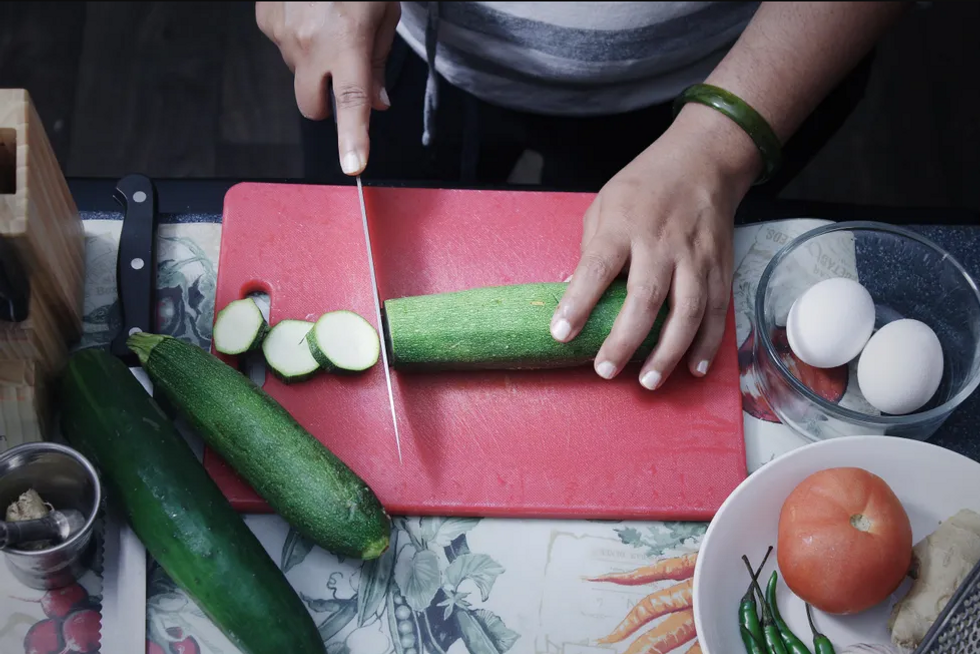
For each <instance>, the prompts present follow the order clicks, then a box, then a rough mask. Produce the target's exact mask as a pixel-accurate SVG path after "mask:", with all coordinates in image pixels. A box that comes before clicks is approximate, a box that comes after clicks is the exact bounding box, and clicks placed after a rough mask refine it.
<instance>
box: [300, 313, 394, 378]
mask: <svg viewBox="0 0 980 654" xmlns="http://www.w3.org/2000/svg"><path fill="white" fill-rule="evenodd" d="M306 340H307V342H308V343H309V348H310V353H311V354H312V355H313V358H314V359H316V361H317V363H319V364H320V365H321V366H323V368H325V369H326V370H329V371H331V372H362V371H364V370H367V369H368V368H370V367H371V366H373V365H374V364H376V363H377V362H378V357H380V356H381V341H380V339H379V338H378V332H377V330H375V328H374V327H373V326H372V325H371V323H369V322H368V321H367V320H365V319H364V318H362V317H361V316H359V315H358V314H356V313H354V312H353V311H345V310H342V311H331V312H329V313H325V314H323V315H322V316H320V319H319V320H317V321H316V323H315V324H314V325H313V329H311V330H310V332H309V333H308V334H307V335H306Z"/></svg>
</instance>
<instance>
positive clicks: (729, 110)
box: [674, 84, 783, 184]
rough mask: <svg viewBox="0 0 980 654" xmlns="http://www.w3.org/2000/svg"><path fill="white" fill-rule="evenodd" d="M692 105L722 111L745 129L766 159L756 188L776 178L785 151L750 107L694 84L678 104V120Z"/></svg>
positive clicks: (731, 96) (730, 95) (717, 90)
mask: <svg viewBox="0 0 980 654" xmlns="http://www.w3.org/2000/svg"><path fill="white" fill-rule="evenodd" d="M688 102H695V103H697V104H703V105H705V106H708V107H711V108H713V109H716V110H718V111H720V112H721V113H723V114H725V115H726V116H728V117H729V118H730V119H731V120H732V121H733V122H734V123H735V124H736V125H738V126H739V127H741V128H742V129H743V130H744V131H745V133H746V134H748V135H749V137H750V138H751V139H752V142H753V143H755V147H757V148H758V149H759V154H760V155H762V163H763V166H764V168H763V171H762V174H761V175H760V176H759V179H757V180H756V181H755V183H756V184H762V183H763V182H766V181H768V180H769V179H771V178H772V176H773V174H774V173H775V172H776V170H777V169H779V166H780V165H781V164H782V160H783V149H782V146H780V144H779V138H778V137H777V136H776V133H775V132H773V131H772V127H770V126H769V123H767V122H766V119H765V118H763V117H762V116H761V115H760V114H759V112H758V111H756V110H755V109H753V108H752V107H750V106H749V105H748V104H747V103H746V102H745V101H744V100H742V99H741V98H739V97H738V96H737V95H735V94H734V93H729V92H728V91H726V90H725V89H722V88H718V87H717V86H711V85H710V84H693V85H691V86H689V87H687V88H686V89H684V92H683V93H681V94H680V95H679V96H677V99H676V100H674V117H675V118H676V117H677V114H678V113H680V110H681V109H682V108H683V107H684V105H685V104H687V103H688Z"/></svg>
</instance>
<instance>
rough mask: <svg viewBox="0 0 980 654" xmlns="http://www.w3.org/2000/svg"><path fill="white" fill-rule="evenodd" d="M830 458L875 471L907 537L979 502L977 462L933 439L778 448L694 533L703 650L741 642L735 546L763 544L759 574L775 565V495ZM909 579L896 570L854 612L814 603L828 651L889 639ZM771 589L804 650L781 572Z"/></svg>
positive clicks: (749, 548) (753, 549) (713, 651)
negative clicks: (699, 534)
mask: <svg viewBox="0 0 980 654" xmlns="http://www.w3.org/2000/svg"><path fill="white" fill-rule="evenodd" d="M839 466H856V467H861V468H864V469H866V470H868V471H870V472H872V473H874V474H876V475H878V476H879V477H881V478H882V479H884V480H885V482H887V483H888V485H889V486H891V488H892V490H894V491H895V494H896V495H898V498H899V500H901V502H902V504H903V506H904V507H905V510H906V512H907V513H908V516H909V519H910V520H911V522H912V536H913V542H916V543H917V542H919V541H920V540H921V539H922V538H924V537H925V536H927V535H928V534H930V533H931V532H933V531H934V530H935V529H936V527H938V526H939V523H940V522H941V521H943V520H946V519H947V518H949V517H950V516H952V515H953V514H955V513H956V512H957V511H959V510H960V509H963V508H969V509H973V510H974V511H978V512H980V463H977V462H976V461H973V460H971V459H968V458H966V457H964V456H961V455H959V454H956V453H955V452H952V451H950V450H947V449H945V448H942V447H939V446H937V445H931V444H929V443H925V442H920V441H915V440H908V439H903V438H893V437H888V436H849V437H841V438H835V439H832V440H828V441H823V442H819V443H814V444H811V445H807V446H805V447H801V448H799V449H797V450H794V451H792V452H790V453H788V454H784V455H783V456H781V457H779V458H777V459H775V460H774V461H772V462H770V463H768V464H766V465H765V466H763V467H762V468H760V469H759V470H758V471H756V472H755V473H753V474H752V475H751V476H749V478H748V479H746V480H745V481H744V482H742V483H741V484H740V485H739V486H738V488H736V489H735V491H734V492H733V493H732V494H731V495H730V496H729V497H728V499H726V500H725V502H724V503H723V504H722V505H721V508H720V509H719V510H718V513H717V514H716V515H715V518H714V519H713V520H712V521H711V524H710V525H709V526H708V531H707V533H706V534H705V536H704V540H703V542H702V544H701V548H700V553H699V554H698V563H697V566H696V568H695V571H694V620H695V625H696V627H697V633H698V639H699V642H700V644H701V648H702V649H703V650H704V651H705V652H706V653H707V654H737V653H738V652H743V651H744V647H743V646H742V641H741V636H740V635H739V628H738V605H739V600H740V599H741V598H742V595H744V594H745V591H746V589H747V588H748V584H749V576H748V571H747V570H746V569H745V565H744V563H742V560H741V556H742V554H745V555H746V556H748V557H749V560H750V561H751V562H752V564H753V565H754V566H758V565H759V563H761V562H762V557H763V556H765V553H766V549H767V548H768V547H769V545H772V546H773V548H774V549H773V552H772V554H771V555H770V556H769V561H768V563H767V564H766V567H765V569H764V570H763V572H762V575H761V576H760V580H768V578H769V576H770V574H771V573H772V571H773V570H774V569H776V570H778V566H777V565H776V549H775V546H776V535H777V527H778V524H779V511H780V509H781V507H782V504H783V501H785V499H786V497H787V496H788V495H789V493H790V492H791V491H792V490H793V488H795V487H796V485H797V484H799V483H800V482H801V481H803V479H805V478H806V477H807V476H809V475H810V474H812V473H814V472H817V471H818V470H823V469H825V468H833V467H839ZM910 583H911V582H910V581H909V580H906V581H905V583H903V584H902V586H900V587H899V588H898V590H896V591H895V593H893V595H892V596H891V597H890V598H889V599H888V600H886V601H885V602H882V603H881V604H879V605H878V606H876V607H874V608H872V609H869V610H867V611H864V612H862V613H860V614H856V615H851V616H843V617H838V616H830V615H827V614H824V613H821V612H819V611H814V614H813V617H814V622H815V623H816V625H817V628H818V629H819V630H820V631H822V632H823V633H824V634H825V635H827V636H828V637H829V638H830V639H831V641H833V643H834V646H835V648H836V649H837V651H838V652H839V651H841V650H843V649H844V648H845V647H846V646H849V645H852V644H856V643H880V644H886V643H889V642H890V638H889V633H888V627H887V620H888V615H889V613H890V611H891V608H892V606H893V605H894V604H895V602H896V601H898V600H899V599H900V598H901V597H902V596H904V594H905V593H906V592H907V590H908V587H909V585H910ZM776 593H777V597H778V598H779V610H780V612H781V613H782V616H783V619H785V620H786V622H787V624H788V625H789V627H790V629H792V631H793V632H794V633H795V634H796V635H797V636H799V637H800V639H802V640H803V641H804V642H805V643H806V644H807V645H808V646H810V647H811V650H812V644H813V640H812V638H811V636H810V628H809V626H808V625H807V621H806V612H805V606H804V604H803V601H802V600H800V599H799V598H797V597H796V596H795V595H793V594H792V592H790V590H789V588H788V587H787V586H786V584H785V583H783V581H782V573H780V580H779V586H778V588H777V591H776Z"/></svg>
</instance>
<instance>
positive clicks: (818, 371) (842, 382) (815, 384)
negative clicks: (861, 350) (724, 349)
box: [738, 327, 848, 423]
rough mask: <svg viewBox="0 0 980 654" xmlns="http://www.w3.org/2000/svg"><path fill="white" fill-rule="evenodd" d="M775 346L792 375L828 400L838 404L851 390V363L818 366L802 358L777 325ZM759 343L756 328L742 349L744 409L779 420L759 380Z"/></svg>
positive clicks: (740, 362)
mask: <svg viewBox="0 0 980 654" xmlns="http://www.w3.org/2000/svg"><path fill="white" fill-rule="evenodd" d="M772 340H773V347H774V348H775V350H776V352H777V353H778V354H779V357H780V359H781V360H782V362H783V364H784V365H785V366H786V367H787V368H788V369H789V371H790V374H792V375H793V376H794V377H796V378H797V379H799V380H800V381H801V382H802V383H803V384H804V385H805V386H807V387H808V388H809V389H811V390H812V391H813V392H814V393H816V394H817V395H819V396H820V397H822V398H823V399H825V400H827V401H828V402H833V403H835V404H836V403H838V402H840V401H841V398H843V397H844V393H845V392H846V391H847V379H848V371H847V366H839V367H837V368H826V369H824V368H814V367H813V366H811V365H808V364H806V363H803V362H802V361H800V360H799V359H798V358H797V357H796V355H795V354H793V350H792V349H790V346H789V339H787V337H786V329H785V328H783V327H777V328H776V329H775V330H773V334H772ZM754 345H755V327H753V328H752V330H751V331H750V332H749V335H748V337H746V339H745V341H744V342H743V343H742V345H741V346H739V348H738V367H739V373H740V379H741V386H742V408H743V409H744V410H745V411H746V412H748V414H749V415H750V416H752V417H753V418H756V419H758V420H765V421H766V422H773V423H778V422H779V418H778V417H777V416H776V414H775V413H774V412H773V410H772V407H770V406H769V403H768V402H767V401H766V398H765V397H763V395H762V391H761V390H759V388H758V385H757V383H756V378H755V375H756V369H755V365H754V364H755V358H754V352H753V347H754Z"/></svg>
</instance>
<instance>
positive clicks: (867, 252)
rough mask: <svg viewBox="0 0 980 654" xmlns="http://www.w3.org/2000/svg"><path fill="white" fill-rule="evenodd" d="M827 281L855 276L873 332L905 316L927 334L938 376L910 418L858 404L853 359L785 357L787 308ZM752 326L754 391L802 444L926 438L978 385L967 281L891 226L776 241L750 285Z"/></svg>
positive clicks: (855, 225)
mask: <svg viewBox="0 0 980 654" xmlns="http://www.w3.org/2000/svg"><path fill="white" fill-rule="evenodd" d="M833 277H848V278H850V279H855V280H857V281H858V282H860V283H861V284H862V285H863V286H864V287H865V288H866V289H867V290H868V292H869V293H870V294H871V297H872V298H873V299H874V303H875V331H877V330H878V329H880V328H881V327H883V326H884V325H886V324H888V323H890V322H892V321H894V320H898V319H900V318H914V319H916V320H921V321H922V322H924V323H926V324H927V325H929V326H930V327H931V328H932V329H933V330H934V331H935V332H936V335H937V336H938V337H939V342H940V344H941V345H942V349H943V359H944V365H943V378H942V382H941V383H940V385H939V389H938V390H937V391H936V393H935V394H934V395H933V397H932V399H931V400H930V401H929V402H928V403H927V404H926V405H925V406H923V407H922V408H921V409H919V410H918V411H916V412H914V413H911V414H907V415H887V414H882V413H881V412H879V411H877V410H876V409H875V408H874V407H872V406H871V405H870V404H868V402H867V401H866V400H865V399H864V397H863V395H861V391H860V388H859V387H858V383H857V362H858V358H857V357H856V358H855V359H854V360H852V361H851V362H850V363H849V364H847V365H845V366H841V367H840V368H832V369H823V370H822V369H818V368H813V367H810V366H808V365H806V364H804V363H803V362H802V361H799V359H797V358H796V357H795V356H794V355H793V353H792V351H791V350H790V348H789V345H788V342H787V339H786V332H785V327H786V317H787V315H788V313H789V309H790V307H791V306H792V305H793V302H795V301H796V298H798V297H799V296H800V295H802V294H803V292H804V291H806V289H807V288H809V287H810V286H812V285H813V284H816V283H817V282H819V281H822V280H824V279H830V278H833ZM754 322H755V331H756V334H757V337H756V338H755V340H754V345H753V349H754V351H753V359H754V362H755V363H754V365H755V368H756V369H755V378H756V381H757V384H758V385H759V390H760V391H761V392H762V395H763V397H764V398H765V400H766V401H767V402H768V403H769V406H770V407H771V408H772V410H773V412H774V413H775V414H776V416H778V417H779V419H780V420H781V421H782V422H783V424H785V425H787V426H788V427H790V428H791V429H793V430H794V431H795V432H797V433H798V434H800V435H801V436H803V437H804V438H806V439H807V440H809V441H820V440H825V439H828V438H835V437H838V436H856V435H888V436H901V437H907V438H914V439H917V440H926V439H928V438H929V437H931V436H932V435H933V433H935V431H936V430H937V429H938V428H939V427H940V426H941V425H942V424H943V422H944V421H945V420H946V418H948V417H949V415H950V414H951V413H952V412H953V411H954V410H955V409H956V407H958V406H959V405H960V404H961V403H962V402H963V400H965V399H966V398H967V397H969V396H970V394H971V393H973V391H974V390H976V388H977V385H978V384H980V292H978V291H977V285H976V283H975V282H974V281H973V279H971V278H970V275H969V274H968V273H967V272H966V270H964V269H963V266H962V265H960V263H959V262H957V261H956V260H955V259H954V258H953V257H952V256H951V255H950V254H949V253H948V252H946V251H945V250H943V249H942V248H940V247H939V246H938V245H936V244H935V243H933V242H932V241H930V240H929V239H927V238H924V237H923V236H921V235H919V234H917V233H916V232H913V231H910V230H907V229H902V228H900V227H895V226H893V225H888V224H885V223H876V222H843V223H837V224H833V225H827V226H825V227H819V228H817V229H813V230H811V231H809V232H806V233H805V234H802V235H800V236H798V237H797V238H796V239H794V240H792V241H791V242H789V243H788V244H786V245H785V246H784V247H783V248H782V249H781V250H779V251H778V252H777V253H776V255H775V256H774V257H773V258H772V260H771V261H770V262H769V265H768V266H766V269H765V270H764V271H763V273H762V277H761V278H760V279H759V286H758V289H757V291H756V301H755V312H754ZM895 354H896V356H901V353H900V352H896V353H895Z"/></svg>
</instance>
